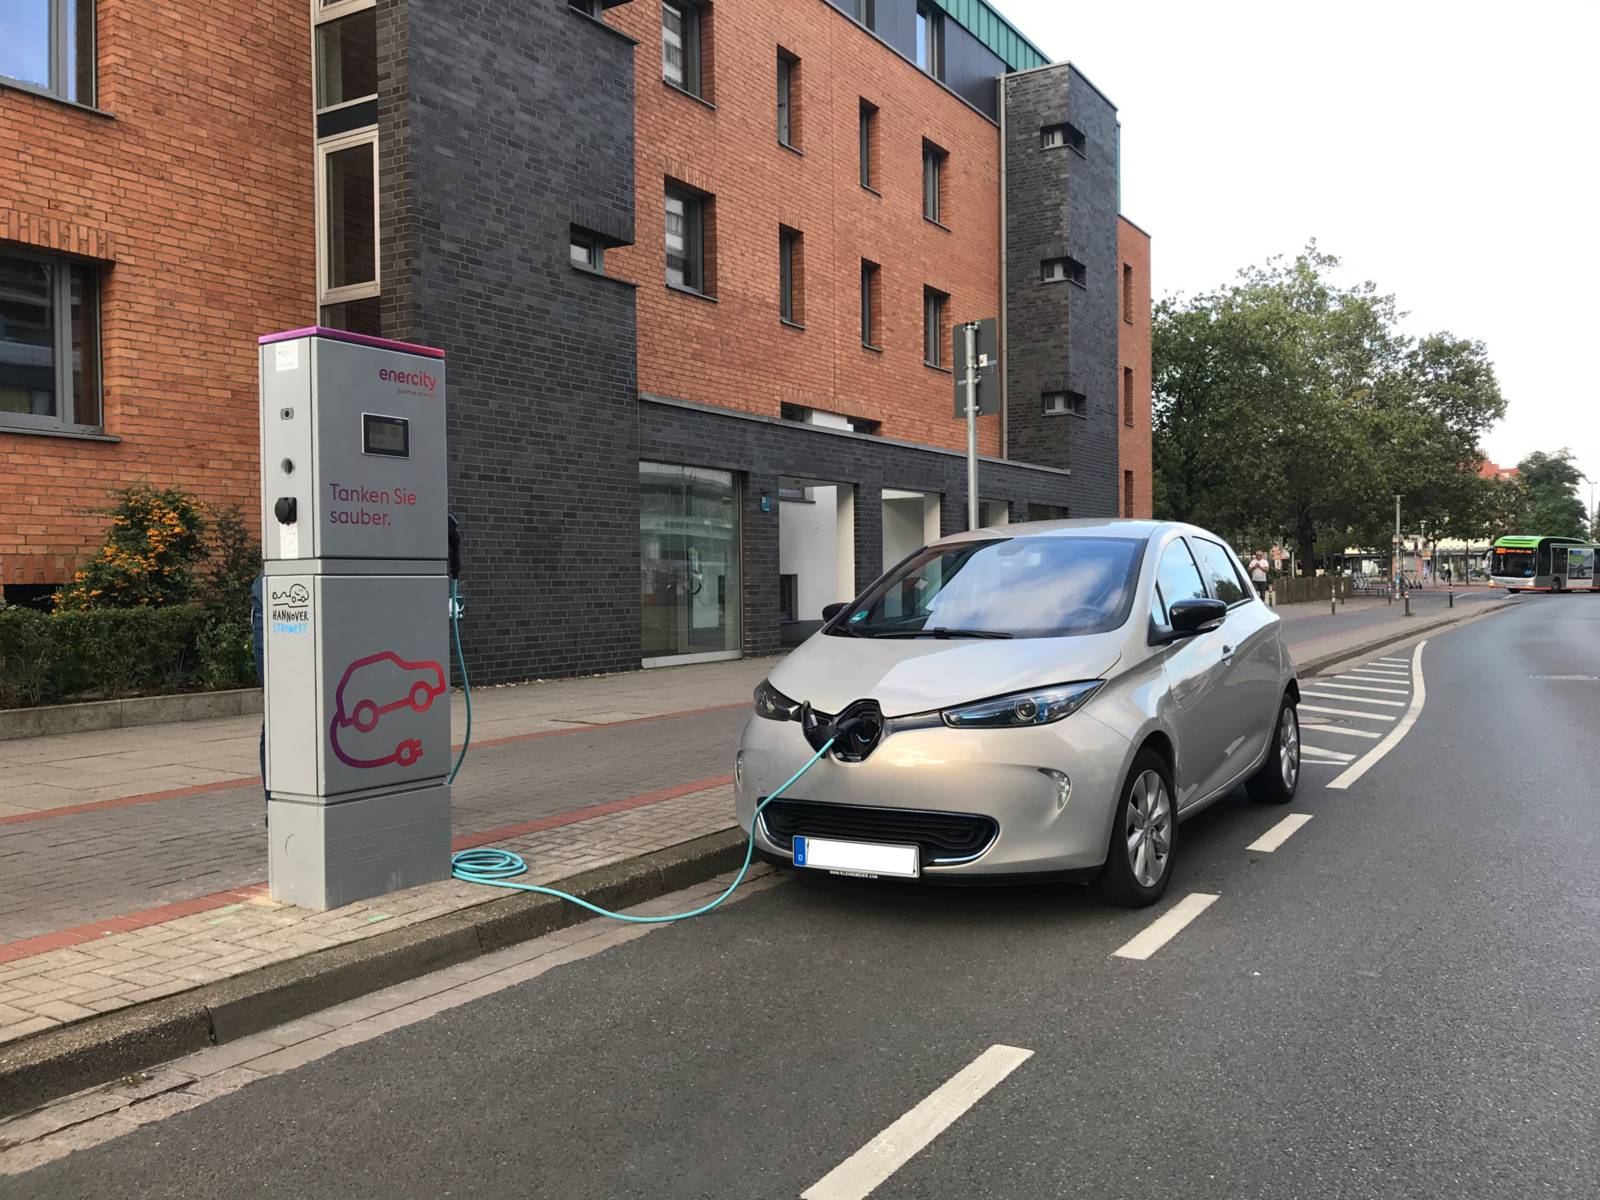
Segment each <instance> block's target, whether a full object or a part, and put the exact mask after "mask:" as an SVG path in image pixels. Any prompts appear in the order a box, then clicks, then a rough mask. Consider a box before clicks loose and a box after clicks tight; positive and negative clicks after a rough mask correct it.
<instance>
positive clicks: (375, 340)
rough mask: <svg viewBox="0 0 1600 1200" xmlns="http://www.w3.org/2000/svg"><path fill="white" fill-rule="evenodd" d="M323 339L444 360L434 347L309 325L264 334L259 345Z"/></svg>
mask: <svg viewBox="0 0 1600 1200" xmlns="http://www.w3.org/2000/svg"><path fill="white" fill-rule="evenodd" d="M303 337H323V338H331V339H333V340H334V341H336V342H354V343H355V344H356V345H358V346H376V347H377V348H378V349H379V350H398V351H400V353H402V354H423V355H426V356H427V357H428V358H443V357H444V351H443V350H439V349H436V348H435V347H433V346H417V345H414V344H413V343H411V342H392V341H390V340H389V339H388V338H380V337H369V336H368V335H367V334H364V333H351V332H350V331H349V330H348V329H328V328H325V327H324V326H321V325H308V326H307V327H306V328H304V329H285V330H284V331H283V332H282V333H264V334H262V335H261V336H260V337H259V338H258V339H256V340H257V344H258V345H262V346H265V345H268V344H269V343H271V342H287V341H289V340H291V339H292V338H303Z"/></svg>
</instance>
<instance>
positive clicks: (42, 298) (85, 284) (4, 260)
mask: <svg viewBox="0 0 1600 1200" xmlns="http://www.w3.org/2000/svg"><path fill="white" fill-rule="evenodd" d="M8 425H9V426H13V427H17V428H27V429H54V430H69V431H70V430H91V429H98V428H99V426H100V272H99V271H98V270H97V269H96V268H95V267H93V266H90V265H88V264H87V263H79V262H73V261H71V260H69V259H65V258H57V257H54V256H50V255H42V254H32V253H25V252H21V251H17V250H14V249H10V248H0V427H4V426H8Z"/></svg>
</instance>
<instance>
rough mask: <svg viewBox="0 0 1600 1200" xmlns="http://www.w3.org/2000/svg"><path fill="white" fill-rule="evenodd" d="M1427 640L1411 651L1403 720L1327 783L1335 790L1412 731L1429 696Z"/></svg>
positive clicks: (1355, 778) (1339, 788)
mask: <svg viewBox="0 0 1600 1200" xmlns="http://www.w3.org/2000/svg"><path fill="white" fill-rule="evenodd" d="M1427 644H1428V642H1427V639H1426V638H1424V639H1423V640H1422V641H1420V642H1418V643H1417V648H1416V649H1415V650H1413V651H1412V652H1411V681H1412V685H1413V687H1412V692H1411V707H1410V708H1408V709H1407V710H1406V712H1405V715H1404V716H1403V717H1401V718H1400V723H1399V724H1398V725H1396V726H1395V727H1394V728H1393V729H1391V730H1390V731H1389V734H1388V736H1387V737H1385V738H1384V739H1383V740H1382V741H1381V742H1379V743H1378V744H1377V745H1376V746H1374V747H1373V748H1372V749H1371V750H1368V751H1367V752H1366V753H1365V754H1363V755H1362V756H1361V757H1360V758H1358V759H1357V760H1356V761H1355V762H1353V763H1351V764H1350V765H1349V766H1348V767H1346V768H1345V769H1344V770H1343V771H1342V772H1341V773H1340V774H1339V776H1338V777H1337V778H1336V779H1334V780H1332V781H1331V782H1330V783H1329V784H1328V786H1329V787H1330V788H1333V789H1334V790H1336V791H1343V790H1344V789H1345V788H1347V787H1349V786H1350V785H1351V784H1352V783H1354V782H1355V781H1356V780H1358V779H1360V778H1361V777H1362V776H1363V775H1365V774H1366V773H1367V772H1368V771H1370V770H1372V768H1373V767H1375V766H1376V765H1377V764H1378V762H1379V761H1380V760H1381V759H1382V758H1383V756H1384V755H1385V754H1387V753H1389V751H1391V750H1393V749H1394V748H1395V747H1396V746H1398V745H1399V744H1400V739H1401V738H1403V737H1405V736H1406V734H1407V733H1409V732H1410V731H1411V727H1412V726H1413V725H1415V724H1416V723H1417V717H1418V716H1420V715H1421V713H1422V705H1423V704H1424V702H1425V701H1426V700H1427V698H1428V690H1427V687H1426V685H1425V684H1424V683H1423V679H1422V648H1423V647H1424V646H1426V645H1427Z"/></svg>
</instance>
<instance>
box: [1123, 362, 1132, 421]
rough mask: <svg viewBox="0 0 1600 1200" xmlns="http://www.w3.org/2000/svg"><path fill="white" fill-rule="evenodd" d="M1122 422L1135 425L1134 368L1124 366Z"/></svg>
mask: <svg viewBox="0 0 1600 1200" xmlns="http://www.w3.org/2000/svg"><path fill="white" fill-rule="evenodd" d="M1122 423H1123V424H1124V425H1127V426H1129V427H1132V425H1133V368H1132V367H1123V368H1122Z"/></svg>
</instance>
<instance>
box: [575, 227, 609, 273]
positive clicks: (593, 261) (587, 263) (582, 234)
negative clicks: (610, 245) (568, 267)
mask: <svg viewBox="0 0 1600 1200" xmlns="http://www.w3.org/2000/svg"><path fill="white" fill-rule="evenodd" d="M570 254H571V259H572V265H573V266H575V267H582V268H583V269H584V270H586V271H598V272H599V273H600V274H602V275H603V274H605V269H606V248H605V243H603V242H602V241H601V240H600V239H599V238H598V237H596V236H595V235H594V234H592V233H590V232H589V231H588V230H587V229H579V228H578V227H577V226H576V225H574V226H573V227H572V246H571V250H570Z"/></svg>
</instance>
